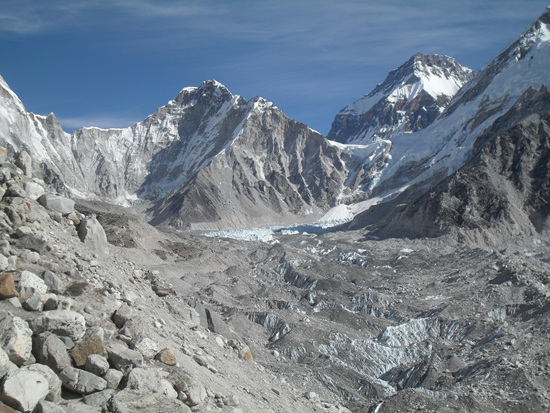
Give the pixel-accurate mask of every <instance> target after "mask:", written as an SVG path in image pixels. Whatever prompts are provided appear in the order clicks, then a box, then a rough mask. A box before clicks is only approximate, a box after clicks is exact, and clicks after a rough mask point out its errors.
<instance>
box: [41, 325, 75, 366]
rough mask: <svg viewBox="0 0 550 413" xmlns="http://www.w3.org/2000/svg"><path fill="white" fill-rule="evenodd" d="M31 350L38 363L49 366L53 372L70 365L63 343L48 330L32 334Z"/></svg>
mask: <svg viewBox="0 0 550 413" xmlns="http://www.w3.org/2000/svg"><path fill="white" fill-rule="evenodd" d="M33 352H34V355H35V357H36V360H37V361H38V362H39V363H42V364H45V365H47V366H49V367H50V368H51V369H52V370H53V371H55V372H59V371H61V370H63V369H64V368H65V367H69V366H71V358H70V357H69V354H68V353H67V347H66V346H65V343H63V341H61V339H60V338H59V337H57V336H56V335H55V334H52V333H50V332H45V333H42V334H39V335H37V336H34V339H33Z"/></svg>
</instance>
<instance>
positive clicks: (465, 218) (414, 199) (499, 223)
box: [351, 87, 550, 243]
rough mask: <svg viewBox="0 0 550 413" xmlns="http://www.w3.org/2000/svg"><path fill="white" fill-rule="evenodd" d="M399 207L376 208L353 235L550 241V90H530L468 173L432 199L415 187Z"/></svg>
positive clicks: (476, 154)
mask: <svg viewBox="0 0 550 413" xmlns="http://www.w3.org/2000/svg"><path fill="white" fill-rule="evenodd" d="M419 194H420V195H419ZM392 204H393V208H389V209H388V206H387V205H386V206H384V207H382V206H381V207H379V210H377V208H376V207H375V208H373V209H372V210H371V211H367V212H365V213H363V214H361V215H359V216H357V217H356V219H355V220H354V222H353V223H352V224H351V228H358V227H368V228H370V229H371V230H373V231H374V232H373V235H375V236H377V237H384V238H387V237H400V236H407V237H433V236H440V235H443V234H446V233H449V232H452V231H459V232H461V233H463V234H464V233H466V232H468V230H475V231H474V234H476V236H479V237H480V239H481V240H483V238H486V241H491V239H492V240H493V242H492V243H494V242H495V241H496V240H498V239H501V238H503V237H505V238H508V237H509V236H518V235H529V236H534V235H536V234H537V233H539V234H541V233H543V232H544V233H546V234H548V229H549V227H548V225H549V222H548V216H549V213H550V93H549V92H548V90H547V89H546V88H544V87H543V88H541V89H540V90H539V89H534V88H532V89H529V90H527V91H526V92H525V93H524V94H523V96H521V98H520V99H519V100H518V101H517V102H516V104H515V105H514V106H513V107H512V108H511V109H510V110H509V111H508V112H507V113H506V114H505V115H504V116H502V117H501V118H499V119H498V120H497V121H496V122H495V123H494V124H493V126H492V127H491V128H490V129H489V130H488V131H486V133H484V134H483V135H482V136H480V137H479V138H478V139H477V140H476V142H475V144H474V149H473V154H472V157H471V159H470V160H469V161H468V162H467V163H466V164H465V165H464V166H463V167H462V168H460V169H459V170H458V171H456V172H455V173H453V174H451V175H450V176H449V177H447V178H446V179H444V180H443V181H441V182H440V183H438V184H437V185H435V186H433V187H432V188H430V189H429V190H428V191H426V192H423V193H422V192H421V191H420V190H419V188H418V187H412V188H411V189H410V190H407V191H405V192H403V193H402V194H401V195H400V196H399V197H397V198H396V199H395V200H394V201H392ZM382 209H383V210H384V212H385V213H386V214H385V216H384V217H383V218H382V217H381V215H380V214H381V211H380V210H382ZM388 211H390V212H389V213H387V212H388ZM496 242H498V241H496Z"/></svg>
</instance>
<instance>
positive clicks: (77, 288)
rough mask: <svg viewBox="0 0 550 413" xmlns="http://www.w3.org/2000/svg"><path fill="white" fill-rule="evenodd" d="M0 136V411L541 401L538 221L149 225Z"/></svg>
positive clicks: (474, 407) (501, 407) (549, 266)
mask: <svg viewBox="0 0 550 413" xmlns="http://www.w3.org/2000/svg"><path fill="white" fill-rule="evenodd" d="M0 154H2V156H3V159H1V162H0V182H1V184H2V187H1V188H2V189H0V192H1V194H0V195H1V196H0V198H1V201H0V210H1V213H0V227H1V228H2V232H1V233H2V237H1V240H0V270H1V271H2V273H1V275H0V299H1V300H0V325H1V328H0V346H1V349H2V350H0V375H1V376H2V382H1V393H0V400H1V402H2V403H3V405H2V406H1V408H0V411H11V409H15V410H17V411H36V412H101V411H104V412H134V411H145V412H185V411H190V410H191V411H224V412H239V411H242V412H258V411H266V412H269V411H274V412H288V411H297V412H298V411H300V412H302V411H303V412H313V411H318V412H346V411H349V410H351V411H372V412H378V413H381V412H406V411H407V412H408V411H413V410H415V409H416V410H422V411H433V412H436V411H437V412H469V411H484V412H503V411H537V412H538V411H545V410H548V409H549V408H550V394H549V392H548V388H549V387H550V353H549V351H548V337H549V332H550V325H549V322H548V320H549V318H548V314H549V311H550V293H549V291H548V285H549V282H550V280H549V276H550V253H549V251H550V248H549V243H548V240H547V239H545V238H544V237H532V238H528V239H527V238H524V239H516V240H513V241H512V242H508V243H503V244H502V245H500V246H499V248H494V246H492V247H490V248H489V247H487V246H483V245H467V244H464V243H463V244H457V243H456V241H454V240H453V239H452V238H451V237H447V238H445V237H440V238H435V239H432V240H428V239H420V240H408V239H402V240H397V239H387V240H384V241H375V240H368V239H366V238H365V237H364V233H361V232H357V231H347V232H342V233H338V232H331V233H329V232H326V233H319V231H317V232H318V233H317V234H315V233H313V231H316V230H315V228H314V227H301V228H300V227H297V228H294V229H293V230H292V231H289V230H286V231H281V232H280V233H279V234H275V238H276V239H275V240H274V241H273V242H271V243H262V242H245V241H237V240H231V239H221V238H206V237H204V236H200V235H197V234H191V233H187V234H182V233H175V232H161V231H159V230H157V229H155V228H153V227H151V226H150V225H148V224H147V223H145V222H144V221H143V220H141V219H139V218H138V217H136V216H134V215H131V214H130V213H129V212H128V210H125V209H123V208H117V207H113V206H110V205H106V204H98V203H92V202H84V201H77V204H76V205H75V201H73V200H71V199H67V198H64V197H61V196H58V195H57V194H55V193H52V191H51V189H49V188H48V187H47V186H46V185H45V184H44V183H43V182H42V181H40V180H39V179H36V178H33V177H32V173H31V170H32V165H31V164H32V159H31V158H30V157H29V156H28V155H27V154H26V153H25V152H22V153H21V154H19V155H17V156H16V159H15V160H13V159H7V157H6V156H5V155H4V151H0ZM317 230H318V229H317ZM2 409H3V410H2ZM348 409H349V410H348Z"/></svg>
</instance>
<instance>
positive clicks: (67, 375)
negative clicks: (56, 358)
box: [59, 367, 107, 395]
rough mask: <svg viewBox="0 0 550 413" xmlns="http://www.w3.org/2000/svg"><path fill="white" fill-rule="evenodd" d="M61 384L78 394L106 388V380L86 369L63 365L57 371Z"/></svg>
mask: <svg viewBox="0 0 550 413" xmlns="http://www.w3.org/2000/svg"><path fill="white" fill-rule="evenodd" d="M59 378H60V379H61V381H62V382H63V386H65V387H66V388H67V389H69V390H71V391H74V392H75V393H78V394H83V395H86V394H90V393H95V392H97V391H101V390H105V389H106V388H107V381H105V380H104V379H102V378H101V377H98V376H96V375H95V374H92V373H90V372H88V371H84V370H80V369H77V368H74V367H65V368H64V369H63V370H61V372H60V373H59Z"/></svg>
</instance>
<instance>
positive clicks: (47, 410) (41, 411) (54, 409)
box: [34, 400, 67, 413]
mask: <svg viewBox="0 0 550 413" xmlns="http://www.w3.org/2000/svg"><path fill="white" fill-rule="evenodd" d="M34 412H35V413H67V411H66V410H65V409H64V408H63V407H61V406H60V405H58V404H56V403H53V402H49V401H47V400H40V401H39V402H38V404H37V405H36V409H35V411H34Z"/></svg>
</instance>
